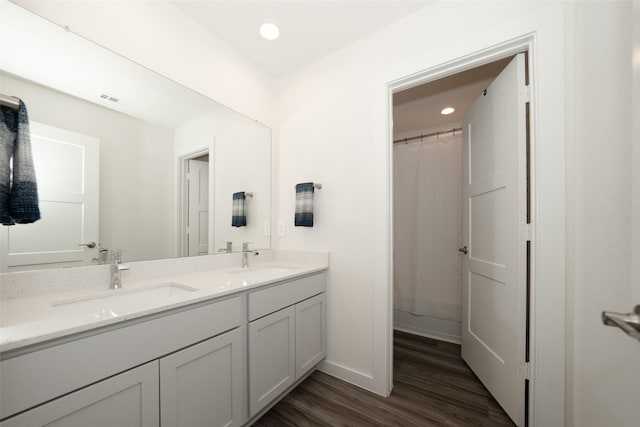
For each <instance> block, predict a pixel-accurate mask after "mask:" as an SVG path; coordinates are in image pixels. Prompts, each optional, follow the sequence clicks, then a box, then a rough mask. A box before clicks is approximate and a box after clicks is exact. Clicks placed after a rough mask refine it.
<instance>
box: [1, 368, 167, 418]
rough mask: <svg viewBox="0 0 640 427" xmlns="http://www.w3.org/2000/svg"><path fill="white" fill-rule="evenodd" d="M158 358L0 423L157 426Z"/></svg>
mask: <svg viewBox="0 0 640 427" xmlns="http://www.w3.org/2000/svg"><path fill="white" fill-rule="evenodd" d="M158 391H159V381H158V362H157V361H153V362H149V363H147V364H145V365H142V366H139V367H137V368H134V369H131V370H129V371H126V372H123V373H121V374H118V375H116V376H114V377H111V378H108V379H106V380H103V381H100V382H99V383H96V384H93V385H90V386H88V387H85V388H83V389H81V390H78V391H76V392H73V393H71V394H68V395H66V396H63V397H60V398H58V399H56V400H53V401H51V402H49V403H45V404H44V405H41V406H38V407H37V408H34V409H32V410H30V411H27V412H24V413H22V414H19V415H16V416H15V417H13V418H10V419H8V420H5V421H3V422H1V423H0V426H1V427H34V426H44V425H46V426H51V427H86V426H94V427H102V426H104V427H112V426H127V427H137V426H139V427H157V426H158V425H159V412H160V411H159V404H158Z"/></svg>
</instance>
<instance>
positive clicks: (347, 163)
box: [275, 2, 564, 425]
mask: <svg viewBox="0 0 640 427" xmlns="http://www.w3.org/2000/svg"><path fill="white" fill-rule="evenodd" d="M563 23H564V22H563V5H562V4H557V3H547V2H535V3H534V2H532V3H526V2H509V3H507V2H500V3H497V4H490V5H487V4H486V3H484V2H470V3H465V4H464V7H461V4H460V3H457V2H452V3H447V2H440V3H436V4H433V5H431V6H428V7H427V8H425V9H423V10H422V11H420V12H417V13H415V14H413V15H411V16H409V17H407V18H405V19H403V20H400V21H398V22H397V23H394V24H392V25H390V26H388V27H386V28H384V29H383V30H381V31H379V32H378V33H376V34H374V35H372V36H370V37H367V38H365V39H362V40H361V41H359V42H357V43H356V44H353V45H351V46H348V47H346V48H344V49H342V50H341V51H338V52H336V53H335V54H332V55H330V56H328V57H326V58H323V59H322V60H320V61H318V62H316V63H314V64H312V65H310V66H308V67H306V68H304V69H302V70H300V71H298V72H296V73H293V74H292V75H290V76H288V77H285V78H284V79H282V80H281V81H279V88H278V94H277V95H278V96H277V100H276V105H277V107H278V116H277V123H278V124H277V126H276V139H277V150H278V152H277V153H276V155H275V156H276V159H277V160H276V168H277V169H276V170H277V180H276V193H278V197H279V200H277V211H276V219H277V220H283V221H286V222H287V224H291V222H290V218H291V216H292V215H293V206H294V194H293V191H291V186H292V185H293V184H294V183H295V182H300V181H303V180H312V181H319V182H322V183H323V185H324V187H323V189H322V190H321V191H320V193H321V197H322V199H321V200H317V201H316V202H317V203H316V204H317V210H318V215H317V222H316V226H315V227H314V228H312V229H300V228H298V229H294V228H293V227H290V226H289V228H288V230H287V236H286V237H284V238H278V239H276V247H278V248H282V249H302V248H307V249H315V250H328V251H329V252H330V253H331V269H330V271H329V275H328V293H327V297H328V304H327V307H328V355H327V363H326V364H325V365H324V367H323V369H325V370H327V371H329V372H332V373H334V374H338V375H340V376H341V377H343V378H346V379H349V380H350V381H353V382H355V383H357V384H359V385H362V386H364V387H368V388H370V389H372V390H376V391H378V392H380V393H385V392H386V387H387V383H386V381H387V378H385V372H386V369H387V366H386V362H385V361H386V360H387V349H386V343H385V342H384V338H383V337H384V330H385V328H386V327H387V325H385V323H384V319H385V314H384V312H385V310H388V306H385V303H384V302H385V300H388V291H389V287H388V284H389V268H388V260H389V258H390V256H389V255H390V254H389V253H388V252H387V248H388V242H389V239H390V236H389V235H388V234H387V233H388V219H389V214H388V210H389V207H390V206H389V203H388V198H387V195H386V191H387V177H388V172H387V167H388V163H387V162H388V150H389V147H388V141H387V135H388V133H387V128H386V123H387V118H388V102H387V101H388V100H387V92H386V85H387V83H389V82H392V81H394V80H396V79H400V78H404V77H405V76H409V75H412V74H414V73H417V72H420V71H422V70H427V69H429V68H431V67H434V66H437V65H439V64H442V63H445V62H448V61H452V60H455V59H457V58H460V57H462V56H465V55H469V54H471V53H474V52H478V51H481V50H484V49H486V48H488V47H491V46H493V45H496V44H500V43H503V42H505V41H508V40H511V39H513V38H515V37H518V36H523V35H525V34H528V33H530V32H533V31H536V32H537V39H536V42H537V43H538V46H539V49H540V50H539V51H538V52H539V54H540V55H539V57H537V58H535V60H536V61H538V63H536V67H537V68H536V72H537V73H538V78H539V82H540V85H539V87H538V92H537V93H536V95H537V96H538V99H537V101H538V105H540V106H541V107H543V108H542V110H541V112H540V114H539V116H538V117H537V118H538V120H539V121H540V122H541V126H540V137H541V138H544V141H545V143H546V144H550V145H545V146H544V147H543V148H542V149H541V150H540V152H539V153H537V154H538V156H539V157H540V159H543V160H544V162H545V164H547V165H551V168H550V170H549V171H547V170H543V171H540V174H539V180H540V181H541V182H542V183H543V184H546V186H544V188H547V189H548V188H549V187H550V186H553V184H551V185H550V184H549V182H551V180H552V179H553V177H557V176H558V173H559V174H560V177H562V174H563V167H562V165H563V163H562V162H563V153H562V150H561V151H560V153H559V155H558V153H557V152H554V149H553V147H554V146H555V147H561V146H562V144H563V142H562V138H563V135H562V134H563V130H562V116H563V110H562V105H561V104H562V93H563V92H562V91H563V86H562V82H563V76H562V70H563V59H562V40H563V33H562V30H563ZM452 24H453V25H454V27H455V31H451V30H452ZM443 34H447V37H448V38H447V39H445V38H444V37H443V36H442V35H443ZM558 91H559V92H558ZM558 93H560V97H559V98H558V97H557V94H558ZM558 100H560V103H558ZM558 104H560V105H558ZM551 144H555V145H551ZM550 147H551V148H550ZM549 148H550V149H549ZM558 188H559V190H558V192H556V193H553V192H550V193H545V194H540V200H541V203H542V204H543V205H545V206H554V207H555V208H556V210H555V211H554V212H551V213H548V212H549V211H546V212H547V216H546V217H545V218H544V221H543V219H541V222H544V223H545V225H549V227H547V229H546V230H545V231H546V232H547V233H549V234H553V233H550V232H549V228H551V229H552V230H553V229H555V232H556V234H554V235H557V232H558V231H559V232H560V233H561V234H562V233H563V222H562V218H563V210H562V207H563V202H562V201H560V203H556V202H557V197H558V195H563V194H564V193H562V189H563V188H564V187H563V185H562V183H560V184H559V185H558ZM562 197H564V196H562ZM542 216H544V212H543V213H542ZM540 232H542V231H540ZM549 234H547V236H548V235H549ZM546 245H548V247H549V248H551V250H555V251H559V254H560V256H559V257H558V261H559V262H557V263H555V264H553V263H552V265H551V266H550V267H549V268H548V270H547V271H544V272H541V277H542V276H545V275H550V276H552V278H553V280H550V281H544V280H543V283H545V286H548V287H550V289H549V294H548V296H547V298H549V299H551V300H553V301H555V304H556V307H558V306H560V307H561V306H562V304H563V301H564V300H563V292H562V290H563V286H564V285H563V283H564V280H563V275H564V272H563V269H564V267H563V261H562V258H563V242H562V241H561V242H557V241H549V240H546V241H540V248H539V250H540V251H542V252H543V253H544V251H545V248H546V247H547V246H546ZM554 289H555V292H556V294H555V295H554ZM558 290H559V291H560V292H558ZM551 305H553V303H552V304H551ZM557 311H558V310H556V312H557ZM543 320H544V319H543ZM560 320H562V319H560ZM542 323H544V321H542ZM546 326H547V328H549V327H550V328H555V330H557V329H558V328H557V326H553V325H546ZM541 330H544V329H541ZM547 330H548V329H547ZM546 335H547V336H545V335H542V334H541V335H540V337H539V338H540V340H541V341H544V340H548V341H551V342H548V343H546V344H547V345H546V348H551V347H553V350H552V351H553V353H555V356H553V355H552V357H555V358H556V359H558V358H559V359H560V360H562V357H563V348H562V345H563V343H562V341H561V340H558V336H559V337H562V333H560V334H559V335H555V336H554V334H553V333H551V334H546ZM556 349H557V350H556ZM547 366H548V369H549V371H547V376H546V378H551V380H550V381H548V382H547V383H544V384H540V389H539V390H538V391H536V393H538V392H539V393H540V399H541V400H544V399H545V393H544V390H545V388H547V389H552V390H555V391H556V392H557V391H560V393H562V387H563V382H562V379H561V378H558V376H560V377H561V376H562V375H563V374H562V366H559V367H558V364H556V365H546V366H545V368H546V367H547ZM556 371H559V372H556ZM546 399H547V401H546V405H548V406H545V405H542V406H541V410H542V411H544V413H542V414H541V415H540V416H541V417H542V418H541V419H540V422H541V423H543V424H541V425H545V424H544V423H545V422H547V424H546V425H552V424H553V420H554V419H555V420H556V421H557V419H558V414H560V416H562V398H560V399H556V398H551V393H549V397H548V398H546ZM545 413H546V415H545ZM545 417H546V418H545ZM554 417H555V418H554Z"/></svg>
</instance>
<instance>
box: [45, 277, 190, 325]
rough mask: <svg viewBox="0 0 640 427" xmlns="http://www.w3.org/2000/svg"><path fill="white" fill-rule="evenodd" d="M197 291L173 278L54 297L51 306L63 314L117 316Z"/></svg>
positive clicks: (101, 316) (99, 317)
mask: <svg viewBox="0 0 640 427" xmlns="http://www.w3.org/2000/svg"><path fill="white" fill-rule="evenodd" d="M194 291H197V289H196V288H192V287H189V286H185V285H183V284H180V283H176V282H167V283H158V284H156V285H150V286H145V287H143V288H137V289H126V288H125V289H114V290H111V291H108V292H105V293H103V294H99V295H92V296H88V297H79V298H70V299H66V300H60V301H54V302H53V303H52V305H53V306H54V309H55V310H56V311H59V312H64V313H66V314H72V315H77V316H84V315H87V314H90V315H92V317H94V318H97V319H103V318H111V317H118V316H121V315H123V314H126V313H128V312H131V311H133V310H136V309H140V308H141V306H142V305H144V307H149V306H153V305H155V304H157V303H163V302H165V301H166V300H167V299H170V298H172V297H176V296H180V295H185V294H188V293H190V292H194Z"/></svg>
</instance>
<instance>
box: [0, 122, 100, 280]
mask: <svg viewBox="0 0 640 427" xmlns="http://www.w3.org/2000/svg"><path fill="white" fill-rule="evenodd" d="M29 127H30V134H31V148H32V152H33V163H34V169H35V172H36V180H37V182H38V197H39V199H40V213H41V216H42V219H40V220H39V221H37V222H35V223H33V224H18V225H13V226H10V227H0V228H1V230H0V234H1V239H0V260H1V261H2V263H1V264H2V265H0V270H1V271H4V272H6V271H17V270H27V269H33V268H42V267H45V268H53V267H70V266H76V265H87V264H89V265H90V264H91V260H92V258H93V257H96V256H97V247H96V245H97V243H98V242H99V241H100V240H99V236H98V202H99V191H100V190H99V169H100V159H99V140H98V139H97V138H94V137H92V136H88V135H83V134H79V133H76V132H72V131H69V130H65V129H60V128H57V127H54V126H48V125H44V124H41V123H37V122H33V121H32V122H31V123H30V125H29Z"/></svg>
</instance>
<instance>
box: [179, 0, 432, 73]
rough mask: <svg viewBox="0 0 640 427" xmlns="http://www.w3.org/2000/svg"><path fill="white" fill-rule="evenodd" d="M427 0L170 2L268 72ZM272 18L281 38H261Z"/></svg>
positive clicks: (325, 50) (321, 52) (283, 69)
mask: <svg viewBox="0 0 640 427" xmlns="http://www.w3.org/2000/svg"><path fill="white" fill-rule="evenodd" d="M429 3H431V1H426V0H421V1H404V0H394V1H382V0H381V1H362V0H360V1H354V0H351V1H345V0H339V1H330V0H325V1H317V0H316V1H307V0H298V1H291V0H290V1H244V0H242V1H229V0H226V1H190V0H180V1H174V2H173V4H174V5H175V6H176V7H177V8H179V9H180V10H182V11H183V12H184V13H185V14H187V15H188V16H189V17H191V18H192V19H193V20H195V21H196V22H198V23H199V24H200V25H202V26H203V27H204V28H206V29H207V30H208V31H209V32H211V33H212V34H213V35H215V36H217V37H218V38H220V39H222V40H224V41H225V42H227V43H228V44H229V45H230V46H232V47H233V48H235V49H236V50H238V51H240V52H242V53H243V54H244V55H246V56H247V57H248V58H250V59H251V60H252V61H253V62H254V63H255V64H256V65H257V66H258V67H259V68H261V69H263V70H264V71H266V72H267V73H269V74H271V75H272V76H273V77H276V78H277V77H281V76H283V75H285V74H287V73H290V72H292V71H294V70H297V69H298V68H301V67H303V66H305V65H307V64H310V63H311V62H314V61H316V60H318V59H319V58H322V57H324V56H326V55H328V54H330V53H331V52H333V51H336V50H338V49H340V48H342V47H344V46H346V45H348V44H350V43H352V42H354V41H356V40H358V39H360V38H362V37H364V36H366V35H368V34H370V33H373V32H375V31H377V30H379V29H380V28H382V27H384V26H386V25H388V24H390V23H392V22H394V21H396V20H398V19H400V18H402V17H404V16H406V15H409V14H411V13H413V12H415V11H417V10H418V9H421V8H423V7H425V6H426V5H428V4H429ZM265 21H271V22H274V23H275V24H277V25H278V27H279V28H280V38H278V39H277V40H274V41H268V40H265V39H263V38H262V37H261V36H260V35H259V33H258V28H259V26H260V25H261V24H262V23H264V22H265Z"/></svg>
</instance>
